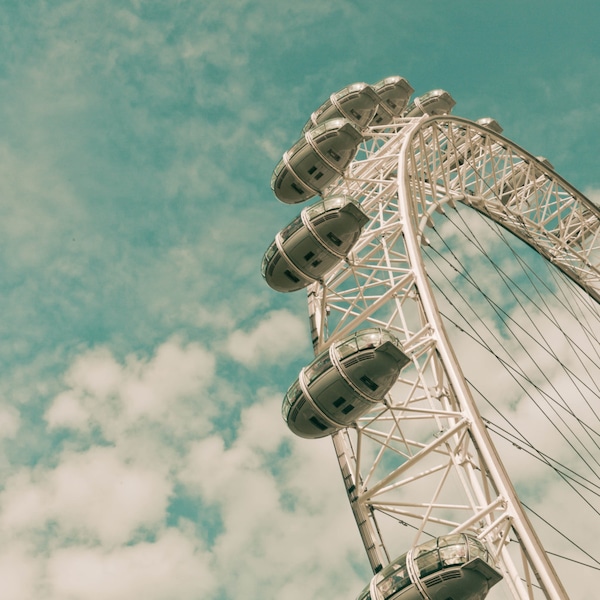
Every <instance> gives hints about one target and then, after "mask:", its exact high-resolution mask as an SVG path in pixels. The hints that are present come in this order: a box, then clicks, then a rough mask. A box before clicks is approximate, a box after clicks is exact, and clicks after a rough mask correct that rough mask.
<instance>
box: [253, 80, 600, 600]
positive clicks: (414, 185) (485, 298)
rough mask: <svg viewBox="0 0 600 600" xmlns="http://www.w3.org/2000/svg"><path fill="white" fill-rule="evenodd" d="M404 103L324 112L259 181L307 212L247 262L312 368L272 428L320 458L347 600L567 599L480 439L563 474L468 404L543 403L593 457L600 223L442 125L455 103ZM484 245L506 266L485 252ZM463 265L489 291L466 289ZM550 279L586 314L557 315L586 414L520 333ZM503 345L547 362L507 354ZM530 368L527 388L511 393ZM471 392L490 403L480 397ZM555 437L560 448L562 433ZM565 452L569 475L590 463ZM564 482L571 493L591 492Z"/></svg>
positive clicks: (525, 159)
mask: <svg viewBox="0 0 600 600" xmlns="http://www.w3.org/2000/svg"><path fill="white" fill-rule="evenodd" d="M412 92H413V89H412V87H411V86H410V85H409V84H408V82H407V81H406V80H405V79H403V78H401V77H390V78H387V79H384V80H382V81H381V82H379V83H378V84H375V85H373V86H370V85H367V84H364V83H360V84H354V85H352V86H348V87H347V88H344V89H343V90H341V91H340V92H337V93H336V94H332V95H331V97H330V99H329V100H328V101H327V102H325V103H324V104H323V105H322V106H321V107H320V108H319V109H318V110H317V111H315V112H314V113H313V114H312V115H311V118H310V120H309V121H308V122H307V124H306V125H305V127H304V129H303V133H302V137H301V138H300V140H299V141H298V142H297V143H296V144H295V145H294V146H292V148H291V149H290V150H288V151H287V152H286V153H285V154H284V156H283V159H282V161H281V162H280V163H279V165H278V166H277V168H276V169H275V171H274V173H273V178H272V182H271V183H272V188H273V191H274V193H275V195H276V196H277V197H278V198H279V199H280V200H281V201H283V202H285V203H288V204H296V203H299V202H304V201H305V200H308V199H310V198H313V197H315V196H318V197H319V199H318V201H317V202H315V203H314V204H312V205H311V206H309V207H307V208H304V209H303V210H302V213H301V214H300V216H299V217H298V218H297V219H295V220H294V221H292V223H290V225H289V226H288V227H286V228H284V229H283V230H282V231H281V232H280V233H279V234H277V237H276V238H275V241H274V242H273V243H272V244H271V246H270V247H269V249H268V250H267V252H266V254H265V256H264V259H263V264H262V272H263V276H264V277H265V279H266V281H267V283H268V284H269V285H270V286H271V287H272V288H273V289H275V290H278V291H283V292H289V291H294V290H299V289H303V288H306V289H307V293H308V312H309V321H310V328H311V333H312V340H313V346H314V350H315V355H316V357H315V359H314V360H313V361H312V362H311V363H310V364H309V365H308V366H307V367H305V368H304V369H303V370H302V371H301V373H300V375H299V377H298V379H297V380H296V381H295V382H294V383H293V384H292V385H291V386H290V388H289V390H288V392H287V394H286V396H285V398H284V401H283V416H284V419H285V421H286V422H287V424H288V426H289V427H290V429H291V430H292V431H293V432H294V433H296V434H297V435H299V436H301V437H305V438H319V437H325V436H331V438H332V440H333V446H334V449H335V453H336V456H337V459H338V462H339V465H340V469H341V472H342V476H343V481H344V485H345V488H346V492H347V495H348V499H349V502H350V506H351V509H352V512H353V514H354V517H355V519H356V523H357V526H358V530H359V533H360V536H361V539H362V542H363V544H364V547H365V550H366V554H367V557H368V560H369V563H370V566H371V568H372V571H373V578H372V579H371V581H370V582H369V583H368V585H366V587H365V589H364V590H363V591H362V592H360V594H359V596H358V600H400V599H402V600H413V599H414V600H418V599H425V600H448V599H452V600H459V599H461V598H464V599H467V598H468V599H475V598H478V599H479V598H484V597H486V596H487V595H488V593H489V597H490V598H492V597H494V598H519V599H530V598H551V599H557V600H558V599H564V598H568V595H567V591H566V589H565V586H564V585H563V583H562V582H561V579H560V578H559V575H558V574H557V571H556V569H555V567H554V566H553V563H552V562H551V560H550V559H549V556H548V552H546V550H545V548H544V545H543V544H542V542H541V541H540V537H539V536H538V534H537V533H536V529H535V528H534V527H533V525H532V521H531V518H530V514H528V511H527V510H526V508H525V507H524V504H523V503H522V501H521V500H520V499H519V496H518V495H517V492H516V491H515V486H514V484H513V481H512V479H511V475H510V474H509V471H508V470H507V468H506V466H505V465H504V463H503V460H502V459H501V454H500V453H499V451H498V450H497V448H496V444H495V443H494V441H493V439H492V434H493V433H494V434H495V433H498V434H500V433H504V434H505V436H504V437H505V438H506V439H508V440H509V442H511V444H512V446H513V447H515V446H516V447H520V448H521V449H523V447H524V446H527V448H525V449H526V450H528V451H529V452H530V454H536V453H537V458H543V461H544V462H545V463H546V464H547V465H550V466H552V467H554V469H555V471H557V472H558V471H560V469H559V468H558V467H557V466H556V465H557V464H560V463H557V462H556V461H554V462H552V461H551V459H550V458H549V457H548V455H547V454H546V453H545V452H543V451H541V450H539V449H537V448H536V447H535V446H534V445H533V444H530V445H527V444H528V441H527V439H525V437H524V436H523V435H521V434H518V435H517V434H515V433H514V432H513V431H509V430H510V427H511V426H513V425H514V424H511V423H509V424H508V425H506V426H505V427H503V426H502V425H500V424H498V423H494V422H492V420H490V419H488V418H487V417H484V416H483V415H482V411H481V408H482V407H481V404H482V403H484V402H489V403H490V406H492V408H493V409H495V410H497V409H498V406H499V405H504V404H507V403H508V402H509V401H510V399H511V397H512V396H511V395H515V394H516V396H514V397H515V398H518V401H517V400H515V401H514V404H515V405H516V404H518V402H521V404H520V405H521V406H526V405H527V403H528V402H529V403H533V404H536V405H537V403H538V400H539V398H543V399H544V400H547V399H548V398H550V399H551V402H554V403H555V405H556V406H558V408H556V406H555V405H552V406H553V409H554V410H555V411H557V414H559V416H560V414H562V412H561V411H563V412H567V413H569V414H568V418H569V419H574V420H575V421H574V422H575V423H576V424H577V426H578V427H581V428H582V431H584V434H582V436H581V437H585V435H587V436H588V437H589V439H590V440H591V444H592V446H593V445H594V444H595V446H596V447H597V448H600V445H598V443H599V442H600V438H598V434H597V429H595V424H594V423H593V420H594V419H596V421H597V423H599V424H600V419H599V418H598V414H597V413H596V411H595V410H594V407H593V403H592V402H590V401H589V398H593V399H595V398H598V397H600V390H599V389H598V384H597V383H596V381H597V380H598V377H597V374H598V373H597V371H598V365H599V364H600V358H599V357H598V355H597V354H596V355H594V352H597V351H596V350H595V347H596V346H597V342H596V339H597V338H596V335H597V334H596V333H595V331H598V332H600V328H598V326H597V323H593V322H592V320H593V319H594V318H598V312H599V311H598V307H597V304H596V303H597V302H600V210H599V209H598V208H597V207H596V206H595V205H594V204H593V203H592V202H591V201H589V200H588V199H587V198H585V197H584V196H583V195H582V194H581V193H580V192H578V191H577V190H576V189H575V188H573V187H572V186H571V185H570V184H569V183H567V182H566V181H565V180H564V179H562V178H561V177H560V176H559V175H558V174H557V173H556V172H555V171H554V169H553V167H552V165H551V164H550V163H549V162H548V161H547V160H546V159H544V158H541V157H534V156H532V155H531V154H529V153H528V152H526V151H525V150H523V149H522V148H520V147H519V146H518V145H516V144H514V143H513V142H511V141H510V140H508V139H507V138H505V137H504V136H503V135H502V129H501V127H500V126H499V125H498V124H497V123H496V122H495V121H494V120H493V119H481V120H480V121H478V122H473V121H470V120H468V119H464V118H460V117H455V116H451V115H450V112H451V109H452V108H453V106H454V104H455V103H454V100H453V99H452V97H451V96H450V94H448V93H447V92H445V91H443V90H434V91H432V92H429V93H428V94H425V95H423V96H420V97H417V98H415V99H414V100H413V102H412V103H411V104H410V105H408V101H409V98H410V96H411V94H412ZM474 217H477V218H479V221H477V222H475V221H473V220H472V219H473V218H474ZM459 230H460V231H461V233H462V234H463V238H462V241H460V240H458V237H457V232H458V231H459ZM496 239H502V240H504V244H505V247H504V250H503V251H502V250H498V248H497V247H494V246H493V244H492V247H491V248H490V247H489V246H487V247H484V246H485V244H488V243H489V241H490V240H496ZM457 240H458V241H457ZM465 246H466V247H467V248H468V249H467V252H466V254H465V256H464V257H462V258H461V256H460V252H461V248H462V249H463V250H464V248H465ZM475 248H476V249H477V250H478V256H479V255H481V256H484V257H485V258H486V260H487V261H488V263H489V264H490V265H492V271H494V273H495V275H496V276H497V277H499V278H500V280H501V282H502V283H501V284H496V283H492V280H491V279H489V278H488V276H487V275H482V273H483V271H481V269H480V267H481V264H480V262H477V261H478V260H479V259H476V258H474V257H475V252H474V249H475ZM507 254H508V255H510V256H509V258H510V261H512V263H515V264H516V263H518V264H520V265H527V264H529V268H530V269H531V270H532V273H531V275H529V276H528V277H529V282H530V283H532V284H533V286H534V287H536V286H537V289H538V290H539V289H540V288H541V287H542V286H543V285H546V287H542V289H541V292H540V297H542V298H543V305H542V308H541V309H539V310H535V309H531V308H527V307H526V306H525V304H524V303H523V302H522V301H521V298H520V294H522V293H523V292H522V291H521V290H522V285H521V284H522V282H521V280H519V279H518V277H517V276H516V275H514V274H512V277H513V278H511V272H510V267H508V268H505V267H503V266H502V265H501V264H500V262H501V260H506V256H507ZM532 257H533V258H532ZM540 257H541V258H543V261H542V260H541V259H540ZM536 261H537V262H538V263H539V262H543V263H544V265H545V266H549V267H550V273H551V276H550V277H551V278H552V277H554V278H555V279H551V280H550V281H551V283H549V284H548V283H546V284H544V283H542V279H539V280H536V279H535V278H536V277H540V275H539V270H540V267H539V265H538V264H537V263H536ZM532 262H533V263H535V264H534V266H533V267H532V266H531V263H532ZM499 265H500V266H499ZM478 278H479V279H478ZM559 280H560V282H561V283H560V286H563V287H564V286H565V285H571V286H572V287H573V288H574V293H575V295H576V296H577V298H578V299H579V300H578V302H579V303H580V305H581V306H582V307H583V308H582V310H584V311H587V312H586V313H585V314H586V315H588V316H585V317H584V316H581V314H580V313H575V312H574V309H573V303H572V302H567V301H564V300H562V303H563V304H562V305H563V307H565V310H567V312H569V314H570V315H571V316H570V317H569V318H570V321H569V322H579V323H582V322H583V330H584V334H582V335H583V336H584V337H585V338H586V340H587V345H586V343H585V342H576V343H580V344H581V345H577V346H576V347H574V346H573V345H571V346H570V349H571V353H572V354H573V355H575V356H577V360H578V361H579V363H580V364H582V365H583V367H584V368H583V371H584V373H585V375H582V376H579V375H576V374H574V371H573V369H572V368H571V367H570V366H569V365H565V363H564V362H561V361H560V360H559V359H557V363H558V364H560V365H561V366H562V367H563V370H562V371H561V372H562V373H567V374H568V377H567V378H568V379H570V381H571V382H575V386H576V388H577V389H578V390H579V394H580V396H581V398H582V399H584V400H585V402H586V404H585V406H584V411H588V413H590V414H589V415H586V416H584V417H577V416H575V414H574V413H572V411H571V408H572V407H570V406H569V403H568V402H565V400H564V398H562V397H561V398H559V399H558V400H555V399H554V396H553V394H554V393H556V395H558V396H560V394H561V392H562V387H560V386H559V384H555V381H558V380H559V378H558V376H556V377H554V374H555V373H554V371H552V368H551V367H549V366H548V365H549V364H550V363H549V361H546V359H545V357H547V356H551V357H553V358H556V353H555V349H554V345H555V337H554V336H553V334H552V333H549V334H545V333H544V332H546V331H548V327H549V326H544V325H538V324H536V323H537V322H536V319H538V318H543V317H544V315H546V316H547V314H546V313H549V312H550V310H551V308H550V305H549V304H547V302H549V300H547V297H549V296H550V288H552V287H553V285H554V284H553V283H552V282H553V281H554V282H556V281H559ZM564 282H567V283H566V284H565V283H564ZM558 286H559V284H556V287H558ZM563 287H561V288H560V289H561V290H562V289H563ZM500 288H501V289H500ZM494 293H496V297H495V296H494ZM561 294H563V292H562V291H560V292H559V293H558V295H559V297H561V298H562V296H561ZM498 296H499V297H498ZM515 307H518V308H519V310H520V312H521V313H522V314H523V315H524V318H525V319H526V321H522V322H519V321H518V320H517V318H516V317H515V316H514V314H516V312H517V311H516V310H514V311H513V309H514V308H515ZM533 313H535V314H533ZM540 315H541V316H540ZM476 325H478V327H476ZM536 327H538V329H536ZM544 327H545V329H544ZM552 327H553V328H556V330H559V331H561V332H563V333H564V329H565V328H564V327H561V326H560V325H557V322H556V321H554V320H552ZM595 328H596V329H595ZM506 329H508V330H513V331H514V330H521V332H522V333H524V335H525V337H527V338H529V339H530V341H531V342H532V343H533V344H539V345H540V348H541V346H544V349H543V350H542V349H537V347H534V349H533V350H531V348H525V347H524V346H518V345H516V343H515V342H513V341H512V338H511V340H509V339H508V338H507V337H506V336H505V331H506ZM552 331H554V329H552ZM461 335H462V337H461ZM544 335H547V336H548V337H549V338H552V339H551V340H550V339H548V340H544ZM544 341H546V342H547V343H545V344H544V343H542V342H544ZM570 343H571V344H572V343H573V342H570ZM584 346H585V348H584ZM548 348H549V349H548ZM589 348H591V349H589ZM484 351H486V352H484ZM503 353H506V356H505V355H504V354H503ZM484 354H486V355H492V356H493V358H494V359H495V360H496V363H490V362H489V361H487V359H484V358H482V357H483V355H484ZM540 357H541V358H540ZM527 362H530V363H532V364H535V365H536V366H537V369H538V371H537V373H538V376H531V375H529V376H526V374H525V370H524V368H525V367H524V363H527ZM497 364H501V365H502V367H503V369H504V371H502V369H500V371H502V373H504V376H507V374H509V375H510V377H512V379H511V380H510V381H508V382H506V381H505V380H504V379H503V378H502V373H500V372H498V367H497ZM495 365H496V366H495ZM540 365H541V366H540ZM594 369H596V372H594ZM473 371H475V372H473ZM549 373H552V374H551V375H549ZM510 377H509V379H510ZM486 380H488V382H490V384H491V387H492V389H491V390H489V391H486V392H482V391H481V388H482V386H483V387H484V386H485V384H486ZM560 381H562V379H560ZM524 382H527V385H528V386H529V388H527V389H526V388H525V385H524ZM515 389H517V391H516V392H515ZM530 390H533V392H532V391H530ZM549 390H550V391H549ZM571 404H575V401H574V400H573V401H572V402H571ZM569 411H571V412H569ZM588 417H589V418H588ZM560 418H561V419H562V418H563V417H562V416H560ZM509 420H510V419H509ZM553 423H556V421H554V422H553ZM560 423H561V424H560V426H558V427H556V429H558V430H559V431H558V433H562V431H560V430H564V429H565V428H567V429H568V428H570V427H571V425H570V422H567V421H565V420H562V421H561V422H560ZM515 431H516V430H515ZM511 436H512V437H511ZM515 440H517V441H518V442H519V443H517V442H516V441H515ZM573 447H574V446H573ZM576 451H577V455H578V456H582V458H583V459H584V460H585V461H586V464H589V463H594V462H595V461H597V460H598V459H597V455H593V452H591V453H590V456H588V455H587V454H585V452H586V451H585V450H580V449H579V448H577V449H576ZM598 466H600V463H598ZM595 467H596V465H595V464H591V465H590V469H591V470H592V471H593V470H594V468H595ZM560 472H561V473H564V471H560ZM574 472H575V471H573V470H571V472H570V473H568V476H569V478H570V479H571V481H575V484H573V487H575V485H579V484H581V482H582V481H583V480H585V481H586V482H589V486H596V487H597V486H598V484H600V480H598V481H597V482H594V481H591V482H590V479H588V478H585V477H584V476H580V475H578V477H580V479H579V480H575V476H574V475H572V473H574ZM594 489H595V488H594ZM598 490H600V487H598ZM534 514H535V513H534ZM357 592H358V590H357Z"/></svg>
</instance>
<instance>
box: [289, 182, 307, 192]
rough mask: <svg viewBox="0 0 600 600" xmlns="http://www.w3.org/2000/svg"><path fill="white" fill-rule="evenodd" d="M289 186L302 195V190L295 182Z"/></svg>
mask: <svg viewBox="0 0 600 600" xmlns="http://www.w3.org/2000/svg"><path fill="white" fill-rule="evenodd" d="M291 186H292V187H293V188H294V189H295V190H296V191H297V192H298V193H299V194H304V190H303V189H302V188H301V187H300V186H299V185H298V184H297V183H296V182H295V181H292V183H291Z"/></svg>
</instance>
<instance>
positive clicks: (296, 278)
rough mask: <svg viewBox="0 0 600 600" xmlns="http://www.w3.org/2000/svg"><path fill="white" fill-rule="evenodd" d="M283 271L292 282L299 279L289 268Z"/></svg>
mask: <svg viewBox="0 0 600 600" xmlns="http://www.w3.org/2000/svg"><path fill="white" fill-rule="evenodd" d="M284 273H285V276H286V277H287V278H288V279H291V280H292V281H293V282H294V283H298V282H299V281H300V279H298V277H296V276H295V275H294V274H293V273H292V272H291V271H290V270H289V269H286V270H285V271H284Z"/></svg>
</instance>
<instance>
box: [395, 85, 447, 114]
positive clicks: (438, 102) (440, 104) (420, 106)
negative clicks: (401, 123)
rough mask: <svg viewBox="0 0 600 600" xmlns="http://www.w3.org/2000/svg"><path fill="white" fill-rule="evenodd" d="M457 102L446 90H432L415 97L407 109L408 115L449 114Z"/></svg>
mask: <svg viewBox="0 0 600 600" xmlns="http://www.w3.org/2000/svg"><path fill="white" fill-rule="evenodd" d="M455 104H456V102H455V100H454V98H452V96H451V95H450V94H449V93H448V92H446V91H445V90H431V91H429V92H427V93H426V94H423V95H422V96H418V97H417V98H415V100H414V101H413V103H412V104H411V105H410V106H409V107H408V108H407V109H406V116H407V117H418V116H421V115H425V114H427V115H447V114H448V113H450V111H451V110H452V108H453V107H454V106H455Z"/></svg>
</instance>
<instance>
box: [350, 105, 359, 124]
mask: <svg viewBox="0 0 600 600" xmlns="http://www.w3.org/2000/svg"><path fill="white" fill-rule="evenodd" d="M350 114H351V115H352V116H353V117H354V118H355V119H356V120H357V121H360V119H361V116H360V114H358V112H356V110H354V109H353V108H351V109H350Z"/></svg>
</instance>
